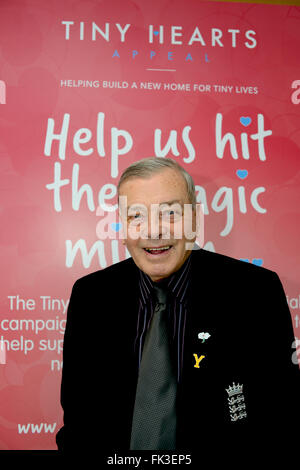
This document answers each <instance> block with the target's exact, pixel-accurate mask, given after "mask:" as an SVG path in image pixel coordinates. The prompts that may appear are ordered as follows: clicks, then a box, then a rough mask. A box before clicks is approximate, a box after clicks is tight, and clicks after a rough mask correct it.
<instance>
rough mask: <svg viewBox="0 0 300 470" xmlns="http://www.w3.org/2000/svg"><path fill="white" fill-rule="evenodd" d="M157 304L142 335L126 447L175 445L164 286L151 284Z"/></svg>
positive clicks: (174, 386)
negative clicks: (130, 424)
mask: <svg viewBox="0 0 300 470" xmlns="http://www.w3.org/2000/svg"><path fill="white" fill-rule="evenodd" d="M154 289H155V294H156V298H157V304H156V306H155V310H154V313H153V317H152V320H151V325H150V328H149V330H148V332H147V335H146V338H145V344H144V348H143V354H142V360H141V364H140V370H139V377H138V383H137V390H136V397H135V406H134V412H133V422H132V431H131V443H130V449H132V450H156V449H157V450H160V449H161V450H173V449H175V448H176V390H177V382H176V378H175V374H174V370H173V366H172V361H171V354H170V347H169V340H168V331H167V318H166V317H167V308H166V307H167V290H166V289H165V288H162V287H159V286H158V285H155V286H154Z"/></svg>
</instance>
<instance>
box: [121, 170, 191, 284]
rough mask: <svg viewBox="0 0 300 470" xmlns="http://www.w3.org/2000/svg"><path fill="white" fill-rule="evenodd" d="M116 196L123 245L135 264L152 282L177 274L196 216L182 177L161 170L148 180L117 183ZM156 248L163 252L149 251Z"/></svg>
mask: <svg viewBox="0 0 300 470" xmlns="http://www.w3.org/2000/svg"><path fill="white" fill-rule="evenodd" d="M119 196H120V200H122V199H125V200H126V205H123V203H120V213H121V219H122V222H123V226H124V225H125V224H126V223H127V236H126V234H124V236H125V240H124V244H126V246H127V249H128V251H129V253H130V254H131V256H132V258H133V260H134V262H135V264H136V265H137V266H138V267H139V268H140V269H141V270H142V271H144V272H145V273H146V274H148V276H149V277H150V278H151V279H152V281H155V282H157V281H159V280H161V279H164V278H166V277H168V276H170V275H171V274H172V273H174V272H175V271H178V269H179V268H180V267H181V266H182V265H183V263H184V262H185V260H186V259H187V258H188V256H189V255H190V254H191V248H190V247H191V246H192V245H191V244H193V242H194V241H195V239H196V235H194V236H193V237H191V236H189V235H188V233H192V230H195V227H196V225H195V222H196V216H195V211H192V210H191V203H190V201H189V199H188V193H187V187H186V182H185V180H184V178H183V176H182V175H181V174H180V173H179V172H178V171H176V170H174V169H172V168H165V169H163V170H161V171H160V172H159V173H155V174H153V176H151V177H150V178H139V177H134V178H133V177H132V178H130V179H128V180H125V181H124V182H123V183H122V184H121V186H120V188H119ZM122 197H123V198H122ZM126 198H127V199H126ZM184 204H187V205H189V207H188V206H184ZM189 228H190V230H188V229H189ZM186 236H187V237H188V238H186ZM158 247H160V248H162V247H164V248H165V249H164V250H163V251H162V250H159V251H152V252H150V251H149V249H151V248H158ZM168 247H169V248H168ZM187 247H189V248H190V249H187ZM146 249H147V250H148V251H147V250H146Z"/></svg>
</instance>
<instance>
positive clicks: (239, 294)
mask: <svg viewBox="0 0 300 470" xmlns="http://www.w3.org/2000/svg"><path fill="white" fill-rule="evenodd" d="M191 256H192V265H191V284H192V285H191V287H192V289H191V296H192V298H191V302H190V304H191V311H190V312H189V313H188V316H187V320H186V327H185V341H184V357H183V373H182V380H181V383H180V384H179V385H178V397H177V422H178V431H177V449H178V450H180V449H181V450H197V449H199V444H200V443H201V444H203V442H204V441H203V439H204V438H205V439H207V440H213V439H215V438H217V436H219V437H220V435H222V436H223V438H225V437H227V438H228V436H231V437H232V436H233V437H234V438H237V437H238V436H241V435H243V433H244V432H245V429H247V430H249V429H251V430H252V432H253V433H254V434H255V435H256V436H257V435H258V434H259V433H260V435H261V436H262V437H263V436H264V434H265V433H266V432H267V433H269V434H270V433H273V435H277V436H279V434H280V433H281V434H282V433H283V432H285V430H286V429H290V427H291V426H294V424H295V423H296V422H297V420H299V416H300V413H299V392H300V386H299V367H298V365H296V364H294V363H293V361H292V354H293V352H294V349H292V346H293V341H294V334H293V327H292V321H291V315H290V312H289V308H288V305H287V302H286V297H285V293H284V290H283V288H282V285H281V282H280V280H279V278H278V276H277V274H276V273H275V272H273V271H270V270H267V269H265V268H262V267H258V266H255V265H253V264H250V263H245V262H243V261H238V260H235V259H233V258H230V257H227V256H224V255H220V254H216V253H212V252H208V251H205V250H203V249H201V250H194V251H192V252H191ZM138 275H139V273H138V268H137V266H136V265H135V263H134V261H133V259H132V258H129V259H126V260H124V261H121V262H119V263H117V264H114V265H112V266H109V267H107V268H106V269H103V270H99V271H97V272H94V273H92V274H88V275H87V276H84V277H83V278H81V279H79V280H78V281H76V282H75V284H74V286H73V290H72V294H71V298H70V303H69V308H68V314H67V325H66V331H65V337H64V350H63V373H62V384H61V405H62V408H63V410H64V426H63V427H62V428H61V429H60V430H59V432H58V434H57V436H56V442H57V446H58V449H59V450H62V451H63V450H65V451H68V450H71V451H74V450H76V449H77V450H78V449H83V450H84V449H86V450H90V451H92V450H93V449H97V452H100V454H101V453H103V455H104V454H105V453H106V454H107V452H110V451H113V450H115V451H126V450H128V449H129V443H130V432H131V422H132V414H133V407H134V400H135V391H136V385H137V374H138V370H137V361H136V358H135V356H134V350H133V345H134V339H135V335H136V327H137V314H138V301H139V285H138ZM201 332H207V333H209V334H210V337H209V338H208V339H206V340H205V341H204V342H203V341H202V340H201V339H199V337H198V335H199V333H201ZM195 355H196V356H197V358H198V359H199V358H200V356H204V358H202V360H201V361H200V362H199V361H198V367H197V360H196V356H195ZM298 422H299V421H298Z"/></svg>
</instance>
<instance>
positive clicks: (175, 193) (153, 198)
mask: <svg viewBox="0 0 300 470" xmlns="http://www.w3.org/2000/svg"><path fill="white" fill-rule="evenodd" d="M121 196H126V198H127V199H126V205H127V206H131V205H133V204H143V205H146V206H150V205H151V204H173V203H176V202H178V203H187V202H189V200H188V191H187V185H186V182H185V180H184V178H183V177H182V175H180V174H179V173H178V172H176V171H174V170H171V171H169V170H165V171H162V172H159V173H155V174H154V175H152V176H151V177H148V178H140V177H132V178H129V179H128V180H125V181H124V182H123V183H122V184H121V185H120V188H119V202H120V199H121ZM123 200H124V201H125V198H123ZM123 204H124V203H123Z"/></svg>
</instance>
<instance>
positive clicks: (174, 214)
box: [162, 209, 182, 219]
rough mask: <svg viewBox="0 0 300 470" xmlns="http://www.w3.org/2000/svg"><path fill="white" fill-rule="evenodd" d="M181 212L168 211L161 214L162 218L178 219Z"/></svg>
mask: <svg viewBox="0 0 300 470" xmlns="http://www.w3.org/2000/svg"><path fill="white" fill-rule="evenodd" d="M181 215H182V214H181V212H180V211H177V210H175V209H168V210H165V211H163V212H162V216H163V217H171V218H176V219H177V218H179V217H181Z"/></svg>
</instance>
